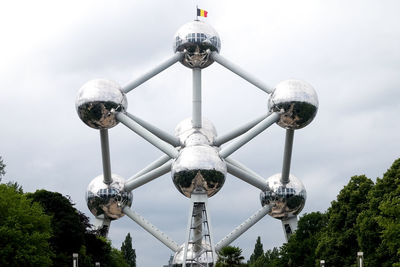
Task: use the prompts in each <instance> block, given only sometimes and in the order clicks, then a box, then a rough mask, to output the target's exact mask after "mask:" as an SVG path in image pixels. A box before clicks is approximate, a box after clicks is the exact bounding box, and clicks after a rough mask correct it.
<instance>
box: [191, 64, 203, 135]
mask: <svg viewBox="0 0 400 267" xmlns="http://www.w3.org/2000/svg"><path fill="white" fill-rule="evenodd" d="M192 99H193V106H192V125H193V128H201V69H199V68H194V69H193V96H192Z"/></svg>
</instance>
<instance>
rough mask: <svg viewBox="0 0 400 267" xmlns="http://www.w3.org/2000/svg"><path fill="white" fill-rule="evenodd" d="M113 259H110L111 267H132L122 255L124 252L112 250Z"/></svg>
mask: <svg viewBox="0 0 400 267" xmlns="http://www.w3.org/2000/svg"><path fill="white" fill-rule="evenodd" d="M110 256H111V259H110V266H111V267H130V266H131V265H129V264H128V263H127V262H126V260H125V258H124V256H123V255H122V252H121V251H119V250H118V249H116V248H112V249H111V254H110Z"/></svg>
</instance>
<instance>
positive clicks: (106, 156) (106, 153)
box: [100, 129, 112, 184]
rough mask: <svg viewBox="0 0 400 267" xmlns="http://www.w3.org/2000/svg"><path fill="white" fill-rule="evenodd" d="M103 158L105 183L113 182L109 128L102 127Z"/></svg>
mask: <svg viewBox="0 0 400 267" xmlns="http://www.w3.org/2000/svg"><path fill="white" fill-rule="evenodd" d="M100 143H101V158H102V161H103V182H104V183H105V184H111V183H112V177H111V161H110V145H109V141H108V130H107V129H100Z"/></svg>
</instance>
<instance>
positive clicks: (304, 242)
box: [281, 212, 328, 266]
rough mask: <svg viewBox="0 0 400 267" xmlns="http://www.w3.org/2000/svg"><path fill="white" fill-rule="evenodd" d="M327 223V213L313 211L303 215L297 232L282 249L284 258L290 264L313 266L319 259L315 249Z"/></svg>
mask: <svg viewBox="0 0 400 267" xmlns="http://www.w3.org/2000/svg"><path fill="white" fill-rule="evenodd" d="M327 223H328V219H327V215H326V214H325V213H320V212H312V213H310V214H305V215H303V216H302V217H301V218H300V219H299V222H298V227H297V230H296V232H295V233H294V234H293V235H292V236H291V238H290V239H289V241H288V242H287V243H286V244H284V246H283V247H282V249H281V254H282V258H283V260H284V261H285V262H286V263H288V264H289V266H313V265H314V264H315V262H316V261H317V259H316V255H315V250H316V248H317V246H318V241H319V238H320V236H321V233H322V232H324V231H325V229H326V227H327Z"/></svg>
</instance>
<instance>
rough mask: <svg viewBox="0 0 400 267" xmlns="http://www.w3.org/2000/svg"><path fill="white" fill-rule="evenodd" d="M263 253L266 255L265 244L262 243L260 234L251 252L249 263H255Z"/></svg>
mask: <svg viewBox="0 0 400 267" xmlns="http://www.w3.org/2000/svg"><path fill="white" fill-rule="evenodd" d="M263 255H264V249H263V245H262V243H261V238H260V237H259V236H258V237H257V241H256V244H255V245H254V251H253V254H251V256H250V260H249V261H248V264H251V263H255V262H256V261H257V259H258V258H259V257H261V256H263Z"/></svg>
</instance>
